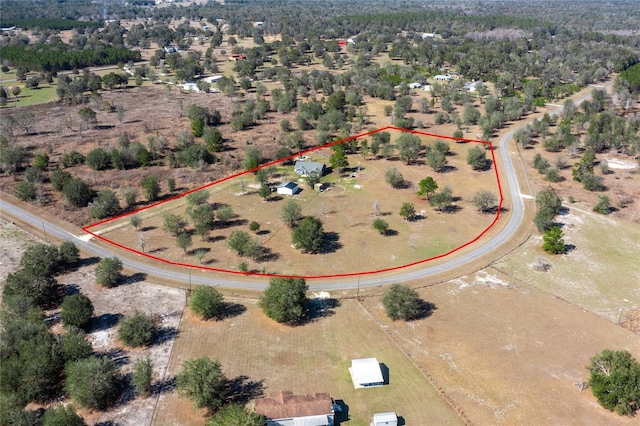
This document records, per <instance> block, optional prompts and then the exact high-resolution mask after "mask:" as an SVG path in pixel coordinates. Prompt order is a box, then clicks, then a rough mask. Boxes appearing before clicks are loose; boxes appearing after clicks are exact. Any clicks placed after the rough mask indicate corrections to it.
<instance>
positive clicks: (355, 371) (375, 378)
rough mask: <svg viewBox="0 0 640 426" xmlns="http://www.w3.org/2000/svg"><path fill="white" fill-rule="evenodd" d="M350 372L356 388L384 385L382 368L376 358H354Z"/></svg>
mask: <svg viewBox="0 0 640 426" xmlns="http://www.w3.org/2000/svg"><path fill="white" fill-rule="evenodd" d="M349 374H351V381H353V387H355V388H356V389H359V388H371V387H378V386H382V385H384V378H383V377H382V369H381V368H380V363H379V362H378V360H377V359H376V358H363V359H352V360H351V367H349Z"/></svg>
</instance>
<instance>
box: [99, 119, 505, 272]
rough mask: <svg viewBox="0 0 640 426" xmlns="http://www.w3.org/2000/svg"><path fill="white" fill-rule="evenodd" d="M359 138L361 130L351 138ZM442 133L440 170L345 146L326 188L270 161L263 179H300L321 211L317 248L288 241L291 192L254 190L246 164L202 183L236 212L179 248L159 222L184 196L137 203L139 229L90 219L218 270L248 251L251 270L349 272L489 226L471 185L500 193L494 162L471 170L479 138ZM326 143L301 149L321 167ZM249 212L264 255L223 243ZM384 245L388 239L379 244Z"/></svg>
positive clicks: (394, 263)
mask: <svg viewBox="0 0 640 426" xmlns="http://www.w3.org/2000/svg"><path fill="white" fill-rule="evenodd" d="M390 133H391V134H392V140H395V139H396V138H397V136H398V135H400V134H401V132H399V131H395V130H391V131H390ZM365 139H367V138H366V137H362V138H358V141H359V142H361V141H362V140H365ZM420 139H421V140H422V143H423V145H425V146H427V147H432V146H433V144H434V143H435V141H436V140H437V138H434V137H431V136H425V135H420ZM447 143H448V144H449V146H450V153H449V155H448V157H447V158H448V165H447V166H446V167H447V168H446V169H445V172H442V173H436V172H434V171H433V170H432V169H431V168H430V167H429V166H427V165H426V164H424V160H419V161H417V162H416V163H417V164H412V165H406V164H404V163H402V162H401V161H399V160H398V159H397V157H392V158H391V159H384V158H374V157H373V156H368V157H364V156H361V155H356V154H353V155H349V156H348V159H349V165H350V171H347V172H346V173H338V172H337V171H333V172H331V173H329V174H328V175H327V176H325V177H324V178H323V182H324V183H325V188H326V189H325V190H324V191H323V192H317V191H314V190H313V189H311V188H309V186H308V185H307V184H306V183H305V181H304V179H302V178H300V177H299V176H297V175H296V174H295V173H294V172H293V167H292V166H282V165H280V166H279V167H277V171H276V172H275V173H274V174H273V175H272V177H271V179H270V181H269V184H270V185H272V187H275V186H277V185H278V184H280V183H282V182H286V181H294V182H297V183H298V184H299V186H300V188H301V189H302V191H301V192H300V193H299V194H297V195H295V196H293V197H291V198H292V199H294V200H296V201H297V202H298V204H299V205H300V207H301V208H302V213H303V215H307V216H315V217H318V218H319V219H321V220H322V222H323V224H324V230H325V233H326V234H325V235H326V238H325V245H324V246H323V249H322V250H321V251H322V254H321V255H311V254H303V253H301V252H300V251H298V250H296V249H295V248H293V247H292V243H291V231H290V230H289V229H288V228H287V227H286V226H285V225H284V224H283V223H282V220H281V219H280V214H281V211H282V208H283V206H284V205H285V202H286V199H287V198H288V196H280V195H272V196H271V197H270V199H269V201H265V200H263V199H262V197H261V196H260V195H259V194H258V189H259V184H257V183H256V181H255V177H254V176H253V174H252V173H249V174H242V175H239V176H237V177H235V178H233V179H230V180H225V181H224V182H222V183H219V184H215V185H213V186H211V187H209V188H207V189H206V191H209V192H210V194H211V197H210V198H209V203H210V204H211V205H212V206H216V208H219V207H220V206H223V205H227V206H230V207H231V208H232V209H233V211H234V212H235V213H236V216H235V217H234V218H233V219H232V220H231V221H229V223H228V224H221V223H220V222H218V224H217V225H216V227H215V228H214V230H213V232H212V234H211V236H210V237H209V238H208V239H206V240H202V239H201V238H199V237H196V236H194V237H193V242H194V244H193V246H192V247H190V248H189V250H188V251H186V252H183V251H182V250H181V249H179V248H178V247H177V246H176V244H175V242H173V241H172V238H171V237H169V236H168V234H167V232H166V231H164V230H163V227H164V225H163V221H164V215H165V214H167V213H172V214H177V215H179V216H181V217H184V218H186V214H185V212H186V200H185V198H182V199H178V200H175V201H170V202H167V203H162V204H159V205H157V206H155V207H152V208H150V209H146V210H144V211H142V212H141V213H140V214H139V217H141V218H142V219H143V221H142V226H141V227H140V229H141V231H140V232H139V233H136V232H135V230H134V229H133V227H132V226H131V225H130V224H129V217H124V218H120V219H117V220H115V221H108V222H105V223H104V224H101V225H98V226H95V227H91V228H89V229H90V231H91V232H94V233H97V234H99V235H100V236H101V237H103V238H107V239H109V240H111V241H113V242H115V243H117V244H120V245H123V246H126V247H130V248H132V249H134V250H140V249H139V244H138V241H139V239H140V233H144V237H143V238H144V239H145V241H146V244H145V246H146V248H145V250H146V251H147V252H148V253H150V254H152V255H153V256H155V257H159V258H161V259H166V260H168V261H170V262H177V263H181V264H192V265H195V266H196V267H205V268H207V267H208V268H215V269H218V270H220V269H221V270H229V269H232V270H233V269H234V267H235V265H238V264H239V263H240V262H241V261H246V262H248V263H249V270H251V271H254V272H262V273H270V274H273V273H275V274H285V275H302V276H321V275H333V274H354V273H358V272H361V271H374V270H381V269H387V268H393V267H398V266H402V265H406V264H409V263H413V262H419V261H421V260H424V259H428V258H431V257H434V256H438V255H442V254H444V253H447V252H449V251H451V250H454V249H456V248H457V247H460V246H461V245H463V244H465V243H468V242H470V241H472V240H473V239H475V238H477V237H478V236H479V235H480V234H481V233H482V232H483V231H485V230H486V229H487V228H488V227H490V226H491V224H492V223H493V222H494V220H495V218H496V212H495V211H494V212H492V213H480V212H478V211H477V209H476V208H475V207H474V206H473V204H472V199H473V197H474V195H475V193H476V192H477V191H478V190H480V189H484V190H487V191H489V192H492V193H493V194H494V195H495V197H496V199H499V190H498V184H497V178H496V173H495V170H493V168H491V169H488V170H485V171H473V170H471V167H470V166H469V165H467V164H466V159H467V152H468V150H469V149H470V148H471V147H476V146H478V144H476V143H456V142H454V141H447ZM331 153H332V151H331V150H329V149H322V150H319V151H314V152H310V153H308V156H310V157H311V158H310V159H311V160H314V161H317V162H323V163H325V165H326V166H327V167H328V166H329V161H328V159H329V157H330V155H331ZM490 154H491V153H490V152H489V153H488V156H489V157H490V156H491V155H490ZM392 167H393V168H396V169H397V170H398V171H399V172H400V173H401V174H402V176H403V177H404V179H405V181H406V184H405V185H404V188H399V189H394V188H392V187H391V186H390V185H389V184H388V183H386V182H385V172H386V171H387V170H388V169H389V168H392ZM426 176H432V177H433V178H434V179H435V180H436V181H437V182H438V185H439V189H440V190H442V188H445V187H449V188H451V190H452V191H453V196H454V200H455V202H454V206H453V208H452V209H451V212H448V213H441V212H437V211H436V210H435V209H434V208H433V207H431V206H429V203H428V202H427V201H426V200H425V199H424V197H419V196H417V195H416V192H417V190H418V182H419V181H420V180H421V179H423V178H425V177H426ZM403 202H410V203H412V204H414V205H415V207H416V211H417V217H416V218H415V219H413V220H409V221H407V220H404V219H403V218H402V217H401V216H400V215H399V211H400V207H401V205H402V203H403ZM374 206H378V207H377V208H376V207H374ZM376 210H377V211H376ZM376 218H382V219H384V220H385V221H387V222H388V223H389V226H390V231H389V233H388V235H386V236H383V235H380V234H379V233H378V232H377V231H376V230H374V229H373V228H372V222H373V221H374V219H376ZM253 221H256V222H258V223H260V225H261V227H260V232H258V233H257V235H256V238H258V239H259V241H260V243H261V244H262V245H263V246H264V247H265V248H266V249H267V253H268V256H265V257H266V259H267V260H261V261H260V262H256V261H249V260H248V259H242V258H241V257H239V256H238V255H237V254H236V253H235V252H232V251H231V250H230V249H229V247H228V244H227V242H228V240H229V236H230V234H231V232H233V231H236V230H242V231H245V232H247V231H249V228H248V225H249V224H250V223H251V222H253ZM191 231H193V226H188V227H187V232H191ZM381 245H382V246H384V247H385V248H386V249H385V250H379V247H380V246H381ZM198 250H204V251H205V252H206V255H205V256H204V257H203V258H202V259H201V261H200V264H199V265H198V261H197V260H196V259H195V256H194V253H196V252H197V251H198Z"/></svg>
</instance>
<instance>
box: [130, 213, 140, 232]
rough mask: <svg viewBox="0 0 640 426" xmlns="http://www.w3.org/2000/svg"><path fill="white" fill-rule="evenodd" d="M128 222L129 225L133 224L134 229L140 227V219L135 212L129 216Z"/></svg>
mask: <svg viewBox="0 0 640 426" xmlns="http://www.w3.org/2000/svg"><path fill="white" fill-rule="evenodd" d="M129 223H130V224H131V226H133V227H134V228H135V229H138V228H139V227H140V225H142V219H141V218H140V216H138V215H137V214H134V215H133V216H131V218H130V219H129Z"/></svg>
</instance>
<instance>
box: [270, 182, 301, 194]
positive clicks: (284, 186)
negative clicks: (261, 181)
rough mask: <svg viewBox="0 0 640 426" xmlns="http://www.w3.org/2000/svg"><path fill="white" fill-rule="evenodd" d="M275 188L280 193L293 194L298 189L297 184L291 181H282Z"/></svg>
mask: <svg viewBox="0 0 640 426" xmlns="http://www.w3.org/2000/svg"><path fill="white" fill-rule="evenodd" d="M276 189H277V192H278V194H280V195H294V194H297V193H298V192H299V191H300V188H298V185H297V184H295V183H293V182H282V183H281V184H280V185H278V187H277V188H276Z"/></svg>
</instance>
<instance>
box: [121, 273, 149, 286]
mask: <svg viewBox="0 0 640 426" xmlns="http://www.w3.org/2000/svg"><path fill="white" fill-rule="evenodd" d="M146 279H147V274H145V273H144V272H136V273H135V274H131V275H129V276H125V277H123V278H122V281H121V283H120V285H130V284H135V283H140V282H143V281H144V280H146Z"/></svg>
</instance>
